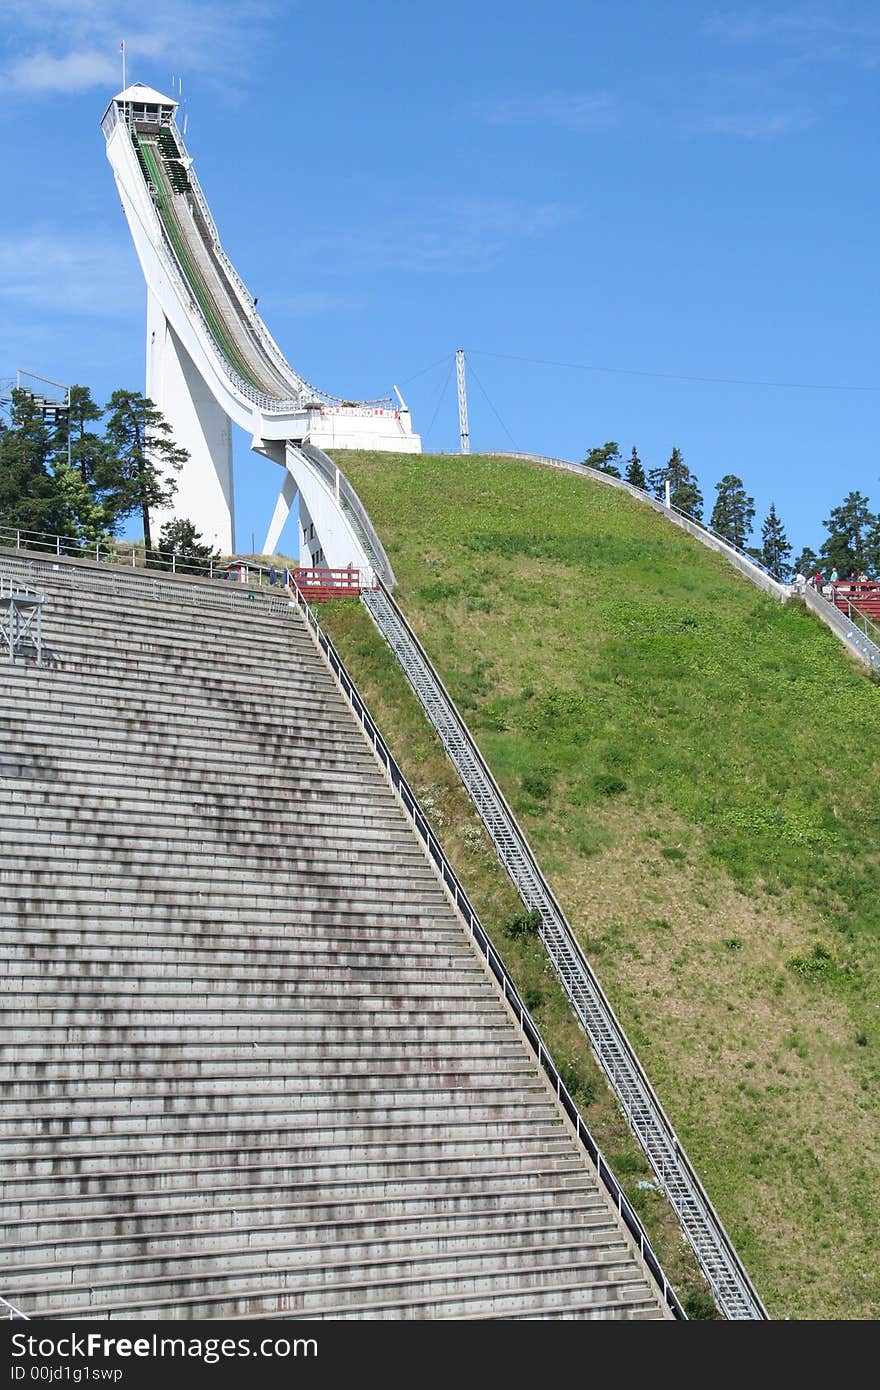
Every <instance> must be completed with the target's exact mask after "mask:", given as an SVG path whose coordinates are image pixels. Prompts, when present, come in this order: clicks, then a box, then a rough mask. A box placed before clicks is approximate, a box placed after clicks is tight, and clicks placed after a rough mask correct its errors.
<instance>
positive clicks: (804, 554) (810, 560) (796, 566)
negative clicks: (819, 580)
mask: <svg viewBox="0 0 880 1390" xmlns="http://www.w3.org/2000/svg"><path fill="white" fill-rule="evenodd" d="M818 568H819V556H818V555H817V554H816V552H815V550H812V549H811V548H810V546H808V545H805V546H804V548H803V550H802V551H801V553H800V555H798V556H797V558H796V559H795V560H794V562H793V564H792V569H793V571H794V573H795V574H802V575H803V576H804V578H805V579H809V577H810V575H811V574H815V573H816V570H817V569H818Z"/></svg>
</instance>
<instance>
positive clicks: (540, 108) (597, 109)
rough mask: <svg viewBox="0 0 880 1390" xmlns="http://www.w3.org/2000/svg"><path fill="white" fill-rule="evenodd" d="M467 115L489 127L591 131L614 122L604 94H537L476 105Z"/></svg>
mask: <svg viewBox="0 0 880 1390" xmlns="http://www.w3.org/2000/svg"><path fill="white" fill-rule="evenodd" d="M470 113H471V114H473V115H476V116H477V117H478V118H480V119H481V120H483V121H485V122H486V123H487V124H488V125H501V126H512V125H532V126H534V125H541V126H557V127H559V128H562V129H565V130H590V129H594V128H595V127H597V126H603V125H608V124H609V123H610V121H611V120H613V118H614V101H613V100H612V98H611V97H610V96H608V95H607V94H606V93H604V92H595V93H588V92H559V91H551V92H538V93H535V94H534V95H528V94H525V95H519V94H518V95H516V96H512V97H496V98H493V99H490V100H488V101H484V102H479V103H478V104H477V105H475V106H473V107H471V108H470Z"/></svg>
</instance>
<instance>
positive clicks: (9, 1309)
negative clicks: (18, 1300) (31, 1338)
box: [0, 1294, 30, 1322]
mask: <svg viewBox="0 0 880 1390" xmlns="http://www.w3.org/2000/svg"><path fill="white" fill-rule="evenodd" d="M0 1308H3V1309H4V1310H5V1311H4V1312H3V1313H0V1317H4V1318H10V1319H14V1318H20V1319H21V1321H22V1322H30V1318H29V1317H28V1315H27V1313H23V1312H22V1311H21V1309H20V1308H16V1306H15V1304H14V1303H10V1302H9V1299H8V1298H4V1297H3V1296H2V1294H0Z"/></svg>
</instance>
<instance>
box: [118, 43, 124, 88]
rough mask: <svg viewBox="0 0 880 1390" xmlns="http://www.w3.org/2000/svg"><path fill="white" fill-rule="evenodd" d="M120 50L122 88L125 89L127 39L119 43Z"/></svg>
mask: <svg viewBox="0 0 880 1390" xmlns="http://www.w3.org/2000/svg"><path fill="white" fill-rule="evenodd" d="M119 52H120V53H121V54H122V90H123V91H125V39H123V40H122V43H121V44H120V45H119Z"/></svg>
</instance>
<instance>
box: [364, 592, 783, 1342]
mask: <svg viewBox="0 0 880 1390" xmlns="http://www.w3.org/2000/svg"><path fill="white" fill-rule="evenodd" d="M361 597H362V602H363V603H364V605H365V607H366V608H367V611H368V612H369V613H370V616H371V617H372V618H373V621H374V622H375V624H376V626H377V628H378V629H379V631H380V633H381V634H382V636H383V637H384V638H385V640H386V641H387V643H388V645H389V646H390V647H391V650H392V651H393V652H394V653H395V655H396V656H397V658H398V661H399V662H400V665H401V666H402V668H403V671H404V674H405V675H406V677H407V680H408V681H409V683H410V685H411V687H412V689H413V691H414V692H415V694H416V696H417V698H418V700H419V701H420V703H421V705H422V708H423V709H424V711H425V713H426V715H427V717H428V719H429V720H430V722H431V724H432V725H433V727H434V728H435V730H436V731H437V733H438V735H439V737H440V740H441V742H442V743H443V746H444V748H445V749H446V751H447V753H448V754H449V757H450V758H451V760H452V762H453V764H454V765H455V767H456V770H457V771H458V774H459V776H460V778H461V781H462V783H463V785H464V787H465V790H466V791H467V793H468V796H469V797H470V799H471V801H472V802H473V804H474V806H475V807H476V809H477V811H478V813H479V815H480V817H481V819H482V821H483V824H484V825H485V827H486V829H487V831H488V833H489V835H490V837H491V839H492V842H493V844H494V845H495V848H496V850H497V853H498V856H499V858H500V859H501V862H502V863H503V864H504V866H505V868H506V870H507V872H508V874H509V876H510V878H511V880H512V882H513V884H514V886H515V887H516V889H517V892H518V893H519V895H520V897H521V899H522V901H523V903H524V904H525V906H526V908H528V909H529V910H534V909H537V911H538V912H539V913H540V917H541V923H540V928H539V930H540V935H541V938H542V940H543V942H544V945H545V948H546V950H547V954H548V956H549V958H550V961H551V963H552V964H553V967H554V969H555V970H556V973H557V975H558V977H559V979H560V981H561V983H562V985H563V988H564V989H565V992H566V994H567V996H568V998H569V1001H570V1002H571V1005H572V1007H573V1009H574V1011H575V1014H576V1015H577V1017H578V1019H579V1020H580V1023H581V1026H582V1027H583V1029H584V1031H585V1032H586V1034H587V1036H588V1038H589V1039H590V1042H591V1044H592V1047H593V1051H594V1052H595V1054H596V1057H597V1058H598V1060H599V1063H600V1065H601V1066H602V1068H603V1070H604V1072H605V1074H606V1076H607V1077H608V1080H609V1082H610V1084H611V1086H612V1088H613V1090H614V1092H615V1094H616V1095H617V1097H618V1100H619V1101H620V1104H621V1106H622V1108H623V1112H624V1114H625V1116H626V1119H627V1121H628V1123H629V1126H630V1128H631V1130H632V1132H633V1134H634V1135H635V1137H636V1138H637V1140H638V1141H639V1143H640V1145H641V1146H642V1148H643V1150H644V1152H645V1155H646V1157H647V1158H648V1161H649V1163H650V1165H651V1167H652V1169H653V1171H654V1173H655V1174H656V1176H657V1179H658V1181H659V1183H660V1185H661V1186H662V1188H663V1190H664V1192H665V1193H666V1195H667V1197H668V1198H669V1201H670V1203H671V1205H672V1207H673V1209H674V1211H675V1212H676V1215H677V1216H678V1219H679V1222H680V1224H681V1228H682V1230H683V1231H684V1233H685V1235H686V1236H687V1238H688V1240H689V1241H690V1244H691V1246H692V1247H693V1249H694V1252H695V1254H696V1256H697V1259H698V1260H699V1262H700V1265H701V1267H702V1269H703V1272H704V1274H705V1275H706V1278H707V1279H708V1281H709V1284H710V1286H711V1288H712V1292H713V1294H714V1296H715V1299H716V1301H717V1303H718V1306H719V1308H720V1309H721V1311H722V1312H723V1313H724V1315H725V1317H727V1318H730V1319H749V1318H766V1317H767V1312H766V1309H765V1308H764V1305H763V1303H762V1302H761V1300H760V1298H759V1297H758V1294H757V1292H756V1291H755V1289H754V1287H753V1285H752V1283H751V1280H750V1279H749V1276H748V1274H747V1273H746V1270H745V1268H744V1267H743V1265H742V1262H741V1261H740V1259H739V1256H738V1255H737V1253H736V1250H735V1249H734V1246H733V1243H732V1241H731V1239H730V1237H729V1236H728V1234H727V1232H726V1231H725V1229H724V1226H723V1225H722V1223H721V1220H720V1218H719V1216H718V1214H717V1212H716V1211H715V1209H714V1207H713V1206H712V1203H711V1202H710V1200H709V1197H708V1195H707V1193H706V1191H705V1189H704V1188H703V1185H702V1183H701V1182H700V1179H699V1178H698V1177H697V1174H696V1172H695V1171H694V1168H693V1166H692V1165H691V1162H690V1160H689V1159H688V1157H687V1154H686V1153H685V1151H684V1149H683V1148H682V1146H681V1144H680V1142H679V1140H678V1137H677V1135H676V1133H675V1131H674V1129H673V1127H672V1124H671V1123H670V1121H669V1119H668V1117H667V1115H666V1113H665V1112H664V1110H663V1107H662V1106H661V1104H660V1101H659V1100H658V1098H657V1096H656V1095H655V1093H654V1090H653V1087H652V1086H651V1083H650V1081H649V1080H648V1077H647V1075H646V1074H645V1071H644V1069H643V1068H642V1066H641V1063H640V1062H639V1060H638V1058H637V1056H636V1054H635V1051H634V1049H633V1047H632V1045H631V1044H630V1042H629V1039H628V1038H627V1036H626V1034H625V1032H624V1030H623V1028H622V1026H621V1024H620V1022H619V1020H618V1019H617V1017H616V1015H615V1013H614V1011H613V1009H612V1007H611V1005H610V1003H609V1002H608V999H607V998H606V996H605V993H604V991H603V989H602V987H601V985H600V984H599V981H598V979H597V978H596V976H595V974H594V973H593V970H592V968H591V966H590V965H589V963H588V961H587V960H586V958H585V956H584V954H583V952H582V950H581V948H580V945H579V943H578V941H577V938H576V937H575V935H574V932H573V931H572V929H571V926H570V925H569V923H568V921H567V919H566V917H565V914H564V912H563V910H562V908H561V906H560V905H559V903H558V901H557V899H556V897H555V895H554V893H553V891H552V889H551V888H550V886H549V884H548V883H547V880H546V879H545V878H544V875H543V874H542V872H541V870H540V868H539V866H538V862H537V860H536V858H535V855H534V853H533V851H532V849H531V846H530V845H529V843H528V841H527V839H526V837H525V834H524V833H523V831H522V829H521V827H520V826H519V824H518V822H517V820H516V817H515V816H514V814H513V812H512V810H511V809H510V807H509V805H508V804H507V801H506V800H505V798H504V795H503V793H502V792H501V789H500V787H499V786H498V783H497V782H496V781H495V778H494V777H493V775H492V773H491V771H490V770H489V767H488V766H487V764H486V762H485V760H484V759H483V757H482V754H481V753H480V751H479V749H478V748H477V746H476V744H475V742H474V740H473V738H472V737H471V734H470V731H469V730H468V728H467V725H466V724H465V722H464V720H463V719H462V717H461V715H460V714H459V712H458V710H457V708H456V707H455V704H454V703H453V701H452V699H451V697H450V695H449V692H448V691H447V690H446V687H445V686H444V684H443V682H442V681H441V679H440V677H439V675H438V674H437V672H436V670H435V669H434V667H433V665H432V663H431V661H430V659H429V657H428V656H427V653H426V652H425V650H424V648H423V647H422V645H421V643H420V642H419V640H418V638H417V637H416V635H415V633H414V632H413V631H412V628H411V627H410V626H409V623H408V622H407V620H406V618H405V617H404V615H403V613H402V612H401V610H400V608H399V607H398V605H397V604H396V603H395V601H394V599H393V598H392V597H391V595H390V594H389V593H388V591H387V589H386V588H385V587H384V585H381V583H380V586H379V587H378V588H377V589H375V590H373V591H370V592H366V593H364V594H363V595H362V596H361Z"/></svg>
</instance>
